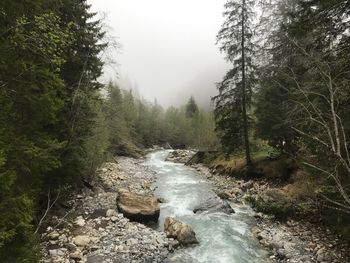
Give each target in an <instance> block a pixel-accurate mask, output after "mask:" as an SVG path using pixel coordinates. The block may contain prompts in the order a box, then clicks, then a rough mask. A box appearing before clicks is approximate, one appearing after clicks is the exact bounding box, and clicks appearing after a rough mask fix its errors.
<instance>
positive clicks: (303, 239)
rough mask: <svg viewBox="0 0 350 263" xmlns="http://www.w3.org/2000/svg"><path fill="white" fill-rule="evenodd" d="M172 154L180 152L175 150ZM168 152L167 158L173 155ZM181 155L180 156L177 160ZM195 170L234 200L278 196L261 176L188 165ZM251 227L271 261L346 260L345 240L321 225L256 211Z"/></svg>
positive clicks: (214, 187) (220, 194) (296, 262)
mask: <svg viewBox="0 0 350 263" xmlns="http://www.w3.org/2000/svg"><path fill="white" fill-rule="evenodd" d="M176 156H181V154H180V153H177V154H176ZM176 156H175V157H174V156H171V157H170V159H174V158H176ZM190 157H191V156H188V158H187V160H189V159H190ZM183 159H185V162H186V158H184V157H183V156H182V157H181V160H183ZM191 167H192V168H193V169H195V170H196V171H197V172H198V174H199V175H200V176H202V177H204V178H205V179H207V180H209V181H210V182H211V184H212V186H213V190H214V191H215V192H216V194H217V195H218V196H219V197H220V198H222V199H225V200H229V201H231V202H233V203H235V204H242V205H245V204H247V203H248V202H247V201H246V200H247V199H248V200H249V199H252V198H253V199H255V198H257V197H262V198H263V199H266V201H267V202H268V201H269V200H272V199H273V198H280V197H281V191H280V190H281V189H280V188H279V187H278V186H276V185H271V184H270V183H269V182H268V181H266V180H264V179H259V180H252V179H251V180H248V181H245V180H242V179H237V178H234V177H232V176H227V175H223V174H220V172H218V171H215V169H209V168H208V167H206V166H204V165H201V164H193V165H191ZM255 218H256V220H257V221H256V225H255V226H254V228H253V229H252V231H253V233H254V235H255V237H256V238H257V239H258V240H259V242H260V244H261V245H262V246H264V247H265V248H267V249H269V251H270V253H269V254H270V259H271V261H274V262H293V263H299V262H310V263H311V262H322V263H326V262H327V263H329V262H334V263H335V262H337V263H338V262H339V263H344V262H350V257H349V243H348V242H347V241H345V240H342V239H341V237H339V236H338V235H336V234H334V233H332V232H331V230H330V229H328V228H327V227H325V226H322V225H320V224H317V223H312V222H309V221H307V220H287V221H285V222H282V221H279V220H276V218H275V217H274V216H271V215H266V214H263V213H258V212H257V213H256V214H255Z"/></svg>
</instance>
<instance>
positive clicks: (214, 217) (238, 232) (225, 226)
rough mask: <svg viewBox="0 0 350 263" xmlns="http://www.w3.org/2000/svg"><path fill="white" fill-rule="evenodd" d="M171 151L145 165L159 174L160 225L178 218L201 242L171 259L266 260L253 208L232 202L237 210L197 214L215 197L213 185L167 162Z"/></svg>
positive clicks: (242, 262) (214, 261)
mask: <svg viewBox="0 0 350 263" xmlns="http://www.w3.org/2000/svg"><path fill="white" fill-rule="evenodd" d="M168 154H169V151H168V150H164V151H158V152H154V153H151V154H149V156H148V159H147V161H146V162H145V165H147V166H149V167H150V168H151V169H152V170H154V171H155V172H156V173H157V182H156V186H157V190H156V196H157V197H161V198H164V199H165V201H166V202H165V203H163V204H161V212H160V218H159V228H160V229H161V230H162V229H163V224H164V220H165V218H166V217H168V216H171V217H175V218H177V219H179V220H181V221H183V222H185V223H187V224H188V225H190V226H191V227H192V228H193V230H194V231H195V233H196V237H197V239H198V241H199V243H200V244H199V245H195V246H191V247H188V248H184V249H179V250H177V251H176V252H175V253H174V254H173V255H172V256H171V260H169V261H171V262H186V263H192V262H194V263H197V262H203V263H204V262H205V263H228V262H230V263H263V262H269V261H268V256H267V252H266V251H265V250H263V249H262V248H261V246H260V245H259V243H258V242H257V240H256V239H255V238H254V237H253V235H252V233H251V230H250V229H251V227H252V226H253V224H254V217H253V211H252V210H251V208H250V207H248V206H242V205H238V204H234V203H231V206H232V208H233V209H234V210H235V211H236V213H234V214H232V215H226V214H224V213H205V212H204V213H201V214H194V213H193V212H192V211H193V208H194V207H196V206H197V205H199V204H201V203H203V202H205V201H206V200H208V199H210V198H214V197H215V193H214V192H213V191H212V190H211V187H210V185H209V184H208V182H207V181H206V180H205V179H204V177H201V176H200V175H198V174H197V172H196V171H195V170H194V169H192V168H190V167H187V166H185V165H183V164H176V163H173V162H166V161H164V160H165V158H166V157H167V155H168Z"/></svg>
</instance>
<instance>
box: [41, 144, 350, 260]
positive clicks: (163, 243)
mask: <svg viewBox="0 0 350 263" xmlns="http://www.w3.org/2000/svg"><path fill="white" fill-rule="evenodd" d="M164 154H166V153H165V152H164ZM192 154H193V153H192V152H190V151H186V152H181V151H177V153H176V154H175V157H174V155H171V156H170V158H168V160H169V161H171V162H164V161H161V162H159V161H157V160H156V162H153V163H152V162H151V163H147V162H148V161H147V160H145V159H133V158H127V157H117V158H115V161H114V162H111V163H106V164H104V165H103V166H102V167H101V168H100V169H99V170H98V171H97V175H96V177H95V179H94V181H92V182H90V183H89V184H88V185H87V187H85V188H83V189H81V190H79V192H76V193H74V194H73V195H72V196H71V198H70V199H69V200H68V201H67V202H66V203H64V204H60V209H58V210H57V211H55V213H54V214H53V215H51V216H50V217H49V218H48V220H46V221H45V224H44V225H43V229H45V231H43V232H42V233H41V239H42V243H41V245H42V248H43V249H42V251H43V255H44V257H43V260H42V261H41V262H43V263H49V262H64V263H74V262H88V263H99V262H111V263H114V262H116V263H118V262H126V263H128V262H189V261H181V260H179V259H181V255H182V256H183V257H185V258H186V257H187V256H192V257H193V254H191V253H192V252H190V254H186V253H189V252H188V251H189V250H188V249H186V250H184V251H183V252H181V249H180V250H175V249H176V248H178V242H177V241H176V240H174V239H173V238H167V237H166V235H165V233H164V232H163V230H162V225H161V224H162V223H163V221H164V216H165V215H167V214H170V215H171V214H174V215H179V216H180V217H181V216H182V217H183V218H184V219H185V221H186V220H187V219H188V222H190V223H193V225H195V224H196V223H200V221H201V220H203V218H202V219H201V218H197V219H195V218H194V219H193V213H192V210H191V209H190V211H187V210H184V209H183V207H182V206H183V205H184V202H185V203H186V204H185V205H188V206H189V207H191V205H192V204H191V203H193V200H192V198H193V196H191V198H188V197H187V196H186V194H188V190H186V189H183V190H182V191H184V192H183V196H182V192H181V191H180V195H181V196H182V197H183V198H185V199H186V200H185V199H183V200H182V199H181V200H179V199H175V200H174V203H172V200H170V199H169V200H161V201H162V202H165V203H163V204H161V207H162V209H161V215H160V219H159V222H161V223H160V224H159V226H154V225H153V226H148V225H145V224H140V223H137V222H130V221H129V219H127V218H125V217H124V216H123V214H122V213H120V212H119V213H118V209H117V205H116V197H117V192H118V191H119V190H120V189H126V190H128V191H130V192H136V193H139V194H142V195H154V194H156V195H160V196H161V195H162V193H164V192H165V193H166V194H169V193H168V192H169V191H170V192H171V191H173V190H174V191H178V190H181V189H177V188H178V187H179V186H180V185H181V187H182V184H186V185H188V186H190V187H199V188H198V189H199V192H198V193H197V194H198V195H199V196H200V195H206V194H207V193H208V192H207V191H214V192H215V193H216V194H217V196H220V198H222V199H225V200H228V201H229V202H230V203H231V204H232V206H233V207H234V208H235V209H236V210H237V211H236V214H233V215H232V216H227V217H225V219H224V220H226V221H225V222H226V223H227V220H233V221H232V223H233V224H236V223H235V221H234V220H236V219H235V218H238V217H242V216H243V217H242V219H240V220H249V224H247V225H245V224H244V225H245V228H246V227H248V228H250V230H249V233H248V236H246V235H247V234H246V232H242V234H240V233H239V232H232V233H227V234H228V235H229V236H232V237H234V238H238V237H239V236H240V235H241V237H242V238H244V239H238V240H239V241H238V242H242V243H244V242H246V240H245V238H248V240H249V241H248V242H250V243H251V244H255V243H257V244H258V246H257V245H253V248H254V249H256V250H257V251H258V250H260V249H261V250H262V249H263V248H265V249H266V250H267V251H269V252H268V253H269V254H268V255H267V258H268V259H269V261H271V262H294V263H297V262H298V263H299V262H327V263H328V262H334V263H338V262H339V263H340V262H342V263H343V262H349V258H348V257H347V254H346V253H347V252H348V248H349V246H348V244H347V243H346V242H343V240H341V239H340V238H338V237H337V236H336V235H334V234H333V233H331V231H330V230H329V229H327V228H325V227H321V226H320V225H317V224H312V223H310V222H307V221H296V220H288V221H286V222H280V221H278V220H276V219H275V218H274V217H272V216H268V215H265V214H262V213H254V212H246V208H247V207H248V205H247V202H246V201H245V200H246V199H247V197H249V196H252V197H254V196H259V195H261V196H268V195H269V193H270V194H271V193H272V192H274V191H275V190H276V191H278V189H275V188H276V187H274V186H272V185H269V184H268V183H267V182H266V181H263V180H249V181H244V180H242V179H236V178H233V177H230V176H225V175H221V174H219V173H215V172H214V173H213V171H211V170H210V169H209V168H207V167H205V166H203V165H200V164H194V165H192V166H191V167H185V166H183V164H181V163H183V162H186V160H187V159H188V158H189V157H191V156H192ZM162 156H163V153H162ZM157 158H159V157H157ZM173 161H175V162H178V164H175V163H174V162H173ZM179 163H180V164H179ZM145 164H147V165H145ZM152 165H154V166H155V167H156V168H157V169H160V168H161V169H163V170H160V171H163V172H164V174H162V173H161V174H160V175H158V176H160V177H158V180H157V182H156V179H157V175H156V173H155V172H154V171H153V170H151V168H150V166H152ZM171 169H173V170H171ZM183 169H185V170H186V171H187V170H192V171H193V172H192V173H191V175H189V176H190V177H183V178H178V175H177V173H179V174H180V173H182V171H183ZM165 174H168V175H169V176H170V177H169V178H168V179H167V178H165V177H164V175H165ZM171 176H173V177H171ZM174 176H175V177H174ZM175 178H177V179H179V180H180V181H179V182H178V183H180V184H178V183H176V182H175V181H174V180H175ZM169 179H170V180H169ZM162 180H165V181H162ZM193 180H197V181H198V182H199V184H198V182H197V183H195V181H193ZM194 183H195V184H194ZM160 185H165V186H163V189H162V187H160ZM196 185H197V186H196ZM202 186H203V187H204V188H203V189H202ZM206 188H208V189H206ZM191 189H193V190H195V188H191ZM198 189H197V191H198ZM202 190H203V192H201V191H202ZM192 193H193V194H195V192H194V191H193V192H192ZM190 194H191V193H190ZM170 197H171V193H170ZM191 200H192V201H191ZM179 202H180V203H181V204H180V203H179ZM241 208H242V211H243V214H242V213H240V211H238V210H240V209H241ZM174 209H175V210H174ZM179 209H180V210H179ZM162 211H163V212H162ZM169 211H170V212H169ZM237 212H238V213H237ZM246 213H248V214H247V215H246ZM190 214H191V215H190ZM208 216H209V218H210V215H205V217H206V218H208ZM230 218H231V219H230ZM249 218H251V219H252V220H250V219H249ZM192 220H195V221H192ZM196 220H199V221H196ZM205 220H207V219H205ZM210 220H216V216H214V217H213V218H211V219H210ZM220 222H223V221H222V219H220ZM243 222H245V221H242V222H241V223H243ZM237 223H240V221H238V222H237ZM215 224H216V223H215V222H214V225H215ZM203 227H204V228H208V226H207V225H205V226H203ZM233 227H235V226H233ZM156 229H157V230H156ZM195 230H198V231H207V229H201V228H198V226H197V229H195ZM227 230H228V229H227V228H225V232H227ZM250 233H252V236H251V237H250ZM210 234H211V233H209V234H208V235H209V238H210ZM235 235H237V236H235ZM228 238H229V237H228ZM210 242H213V241H210ZM235 242H237V241H235ZM259 243H260V245H259ZM204 245H205V244H204ZM242 245H243V244H242ZM244 245H245V244H244ZM208 246H209V247H212V246H213V244H212V243H209V244H208ZM259 246H260V247H261V248H259ZM238 247H239V246H238ZM196 249H197V250H198V251H195V250H196ZM196 249H194V250H193V249H192V250H191V249H190V251H195V253H197V254H198V255H202V256H203V258H202V259H204V258H205V257H207V256H208V255H206V254H205V253H206V252H208V251H202V250H201V248H200V247H197V248H196ZM202 249H205V246H204V247H203V248H202ZM250 250H251V249H250ZM174 251H176V253H175V254H172V252H174ZM177 251H179V253H180V258H179V257H178V255H179V253H178V252H177ZM186 251H187V252H186ZM217 252H218V254H217V255H215V256H216V257H217V259H220V253H221V254H222V252H221V251H220V249H219V250H218V251H217ZM231 252H232V251H231ZM181 253H182V254H181ZM250 253H253V254H251V255H250V256H251V257H252V258H254V253H255V252H254V251H253V250H251V252H250ZM262 253H263V252H262ZM197 254H195V255H197ZM199 262H202V261H199ZM210 262H211V261H210ZM225 262H230V261H229V259H228V261H225ZM242 262H246V261H242ZM248 262H249V261H248ZM250 262H252V261H250ZM254 262H255V261H254ZM257 262H260V261H259V260H258V261H257Z"/></svg>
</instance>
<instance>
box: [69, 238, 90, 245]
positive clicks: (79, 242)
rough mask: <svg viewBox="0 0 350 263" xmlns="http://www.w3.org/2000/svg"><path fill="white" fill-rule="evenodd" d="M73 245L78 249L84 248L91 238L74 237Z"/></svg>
mask: <svg viewBox="0 0 350 263" xmlns="http://www.w3.org/2000/svg"><path fill="white" fill-rule="evenodd" d="M72 241H73V243H74V244H75V245H77V246H79V247H85V246H87V245H88V244H89V243H90V242H91V238H90V237H89V236H86V235H81V236H76V237H74V238H73V240H72Z"/></svg>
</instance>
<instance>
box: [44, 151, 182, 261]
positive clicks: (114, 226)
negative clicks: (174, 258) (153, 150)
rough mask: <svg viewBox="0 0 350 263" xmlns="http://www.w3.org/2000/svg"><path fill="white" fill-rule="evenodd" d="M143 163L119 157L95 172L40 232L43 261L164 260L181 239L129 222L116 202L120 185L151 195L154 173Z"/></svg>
mask: <svg viewBox="0 0 350 263" xmlns="http://www.w3.org/2000/svg"><path fill="white" fill-rule="evenodd" d="M142 162H143V159H133V158H127V157H116V158H115V162H111V163H106V164H104V165H103V166H102V167H101V168H100V169H99V170H98V171H97V176H96V177H95V180H94V181H93V182H91V183H90V185H89V187H87V188H83V189H81V190H80V191H79V192H76V193H74V194H73V195H72V196H71V198H70V199H69V200H68V201H67V203H66V204H64V205H63V206H64V207H62V205H61V208H60V209H59V210H58V211H55V213H54V214H55V215H53V216H50V218H49V220H48V221H46V223H45V231H44V232H43V233H41V239H42V243H41V246H42V248H43V249H42V251H43V255H44V257H43V259H42V261H41V262H43V263H49V262H50V263H51V262H56V263H58V262H62V263H63V262H64V263H72V262H87V263H102V262H111V263H119V262H120V263H128V262H162V261H163V260H164V258H166V257H167V255H168V253H169V252H170V251H173V250H174V247H176V246H177V245H178V243H177V241H176V240H174V239H172V238H170V239H169V238H167V237H166V236H165V233H163V232H160V231H157V230H154V229H153V228H151V227H149V226H147V225H144V224H140V223H137V222H131V221H129V219H127V218H125V217H124V216H123V214H122V213H118V209H117V206H116V195H117V192H118V190H120V189H127V190H129V191H131V192H136V193H139V194H143V195H153V193H154V186H153V183H154V180H155V174H154V172H153V171H151V170H150V169H148V168H147V167H145V166H143V165H142ZM90 188H91V189H90Z"/></svg>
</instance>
